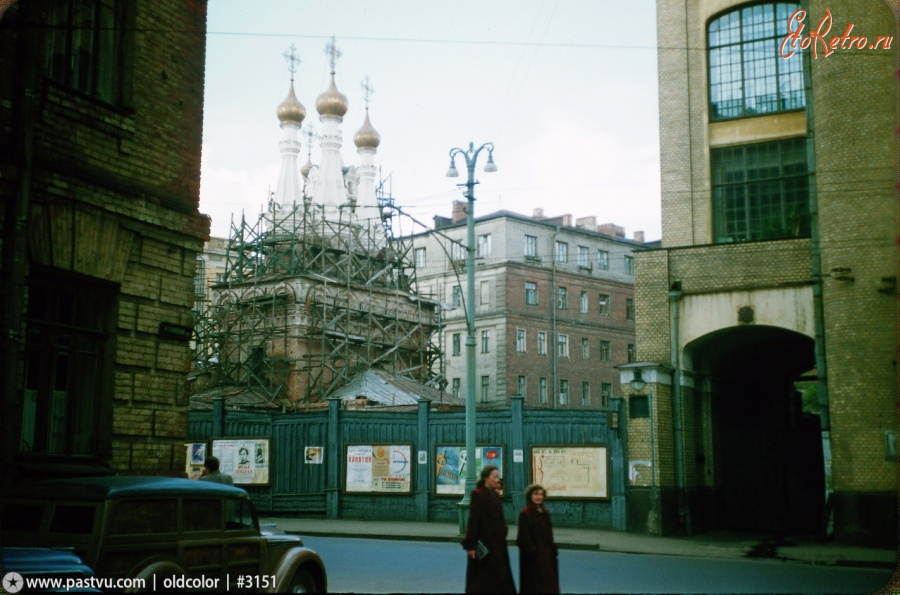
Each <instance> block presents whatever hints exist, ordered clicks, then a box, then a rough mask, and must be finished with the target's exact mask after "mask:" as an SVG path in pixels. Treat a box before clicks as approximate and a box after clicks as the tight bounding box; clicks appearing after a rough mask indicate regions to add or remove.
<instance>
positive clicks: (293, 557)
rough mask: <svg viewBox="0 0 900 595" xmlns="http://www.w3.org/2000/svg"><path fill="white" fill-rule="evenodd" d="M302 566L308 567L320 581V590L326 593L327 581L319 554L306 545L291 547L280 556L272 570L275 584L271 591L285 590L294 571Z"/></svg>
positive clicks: (279, 591)
mask: <svg viewBox="0 0 900 595" xmlns="http://www.w3.org/2000/svg"><path fill="white" fill-rule="evenodd" d="M303 567H309V570H310V572H311V574H313V575H314V576H315V577H316V580H317V581H319V583H320V584H319V587H321V592H322V593H326V592H327V590H328V582H327V575H326V573H325V564H324V563H323V562H322V558H320V557H319V554H317V553H316V552H314V551H312V550H311V549H309V548H306V547H295V548H291V549H290V550H288V551H287V552H285V554H284V555H283V556H281V559H280V560H278V563H277V564H276V565H275V568H274V569H273V572H272V574H274V575H275V584H274V586H273V589H272V591H273V592H275V593H284V592H286V591H287V589H288V587H289V586H290V584H291V581H292V580H293V578H294V573H296V572H297V571H298V570H300V569H301V568H303Z"/></svg>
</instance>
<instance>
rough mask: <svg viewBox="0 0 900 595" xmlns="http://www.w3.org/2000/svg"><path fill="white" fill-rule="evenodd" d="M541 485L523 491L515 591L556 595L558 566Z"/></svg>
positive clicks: (517, 538) (551, 528)
mask: <svg viewBox="0 0 900 595" xmlns="http://www.w3.org/2000/svg"><path fill="white" fill-rule="evenodd" d="M546 495H547V492H546V490H544V488H543V486H541V485H538V484H532V485H530V486H528V487H527V488H525V502H526V504H525V508H523V509H522V511H521V512H519V524H518V527H519V533H518V536H517V537H516V545H518V546H519V589H520V592H521V593H559V565H558V560H557V557H556V554H557V550H556V543H554V541H553V523H552V522H551V521H550V511H548V510H547V509H546V508H544V497H545V496H546Z"/></svg>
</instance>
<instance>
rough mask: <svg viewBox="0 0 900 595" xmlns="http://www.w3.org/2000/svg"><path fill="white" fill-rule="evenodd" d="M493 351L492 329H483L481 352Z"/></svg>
mask: <svg viewBox="0 0 900 595" xmlns="http://www.w3.org/2000/svg"><path fill="white" fill-rule="evenodd" d="M490 352H491V331H481V353H490Z"/></svg>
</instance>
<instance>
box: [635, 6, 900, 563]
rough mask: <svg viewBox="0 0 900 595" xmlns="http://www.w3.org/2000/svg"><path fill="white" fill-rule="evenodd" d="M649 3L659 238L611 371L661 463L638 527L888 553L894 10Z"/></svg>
mask: <svg viewBox="0 0 900 595" xmlns="http://www.w3.org/2000/svg"><path fill="white" fill-rule="evenodd" d="M657 8H658V14H657V19H658V25H659V26H658V31H659V48H660V49H659V85H660V137H661V138H660V145H661V169H662V178H661V180H662V223H663V236H662V249H660V250H650V251H646V252H642V253H640V254H637V255H636V258H635V261H636V262H635V274H636V280H635V283H636V288H637V289H636V296H635V299H636V308H637V346H638V359H639V361H638V362H635V363H634V364H632V365H628V366H626V367H625V368H624V369H623V374H622V380H623V386H624V387H626V389H625V390H626V392H627V395H628V400H629V406H628V413H629V417H628V419H627V422H628V445H629V447H628V450H629V452H628V458H629V459H630V460H631V461H633V462H642V463H641V464H642V465H644V466H645V467H647V468H649V469H652V474H651V473H648V474H644V475H643V476H638V475H637V474H635V475H633V476H631V477H630V478H629V480H630V482H631V483H630V486H629V488H628V491H627V494H628V495H627V500H628V504H627V507H628V513H629V526H630V527H632V528H633V530H639V531H640V530H646V531H650V532H655V533H664V534H669V533H693V532H702V531H707V530H738V531H756V532H758V531H768V532H777V533H778V534H781V535H785V534H788V535H790V534H802V535H812V536H824V535H833V537H834V539H835V540H836V541H840V542H844V543H856V544H866V545H880V546H886V547H889V546H891V545H896V538H897V535H896V527H897V483H896V481H897V480H896V471H897V468H896V462H897V459H896V457H897V455H896V448H895V446H894V441H893V437H894V435H895V431H896V427H897V409H896V407H897V369H896V348H897V323H896V320H897V309H896V283H897V246H896V241H895V240H896V235H897V221H898V220H897V194H896V187H895V183H896V169H895V166H896V162H897V143H896V126H897V124H896V116H897V114H896V105H897V83H896V77H895V64H896V62H895V61H896V56H897V52H896V47H893V48H891V40H889V38H890V36H892V35H894V34H895V33H896V20H895V14H894V13H892V11H891V7H890V3H888V2H884V1H882V0H866V1H854V2H850V1H846V0H841V1H834V2H832V1H828V2H824V1H819V0H811V1H810V2H803V3H797V2H793V3H791V2H740V1H735V0H659V2H658V3H657ZM829 27H830V33H826V32H827V30H828V28H829ZM813 31H818V32H819V33H821V34H822V35H823V36H824V37H822V38H811V37H809V35H810V34H811V33H812V32H813ZM845 33H846V36H845V37H844V38H842V35H844V34H845ZM851 35H852V36H853V41H850V39H849V38H850V36H851ZM861 37H862V38H863V40H864V41H863V42H860V41H859V40H860V38H861ZM810 41H811V43H810ZM892 41H893V43H896V40H892ZM802 47H806V48H808V49H806V50H801V48H802ZM814 52H815V53H814ZM632 380H637V382H636V383H635V386H634V388H630V386H629V385H630V384H631V381H632ZM644 383H646V384H644ZM642 477H644V478H649V479H642Z"/></svg>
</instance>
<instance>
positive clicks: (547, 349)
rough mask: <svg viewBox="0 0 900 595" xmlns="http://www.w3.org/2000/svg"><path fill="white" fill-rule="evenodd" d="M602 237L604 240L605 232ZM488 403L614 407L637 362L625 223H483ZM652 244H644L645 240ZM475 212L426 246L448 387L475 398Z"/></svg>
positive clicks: (424, 271)
mask: <svg viewBox="0 0 900 595" xmlns="http://www.w3.org/2000/svg"><path fill="white" fill-rule="evenodd" d="M598 229H602V230H603V231H604V232H606V233H603V232H601V231H598ZM475 236H476V247H475V248H476V250H475V251H476V256H475V288H474V289H475V304H474V305H473V307H474V314H475V341H476V368H477V370H476V375H475V376H476V391H477V394H476V399H475V401H476V403H477V404H478V405H479V406H499V407H505V406H508V403H509V397H510V396H511V395H517V394H518V395H522V397H523V398H524V403H525V406H526V407H533V408H566V409H571V408H584V409H598V408H605V407H607V406H608V404H609V400H610V398H612V397H613V395H614V394H618V393H619V389H618V374H617V371H616V369H615V366H616V365H619V364H624V363H626V362H629V361H633V360H634V357H635V352H634V350H635V345H634V343H635V341H634V301H633V297H634V296H633V284H632V283H633V271H632V263H633V253H634V251H635V250H637V249H640V248H641V246H642V243H641V241H635V240H628V239H625V238H624V230H622V229H621V228H619V227H617V226H613V225H608V226H598V225H597V224H596V219H595V218H593V217H586V218H583V219H578V220H573V218H572V217H571V216H570V215H565V216H562V217H544V216H543V213H542V212H541V211H540V210H538V211H537V212H536V213H535V214H534V216H531V217H528V216H525V215H521V214H518V213H514V212H509V211H499V212H496V213H491V214H488V215H484V216H482V217H476V219H475ZM641 239H642V238H641ZM465 242H466V218H465V212H464V203H461V202H456V203H454V209H453V215H452V216H451V217H449V218H443V217H436V218H435V229H434V231H432V232H428V233H425V234H422V235H420V236H417V237H416V238H414V255H415V264H416V272H417V276H418V279H419V287H420V289H421V291H422V292H423V294H424V295H430V296H432V297H434V299H437V300H439V301H440V302H442V303H443V304H444V316H443V330H442V335H443V336H442V342H443V348H444V362H445V365H444V374H443V375H444V382H445V385H446V390H447V392H449V393H450V394H452V395H454V396H459V397H463V398H464V397H465V396H466V356H465V350H466V338H467V328H466V314H465V312H466V310H465V307H466V305H465V303H464V302H465V295H466V287H467V280H466V273H465V247H464V246H465Z"/></svg>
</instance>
